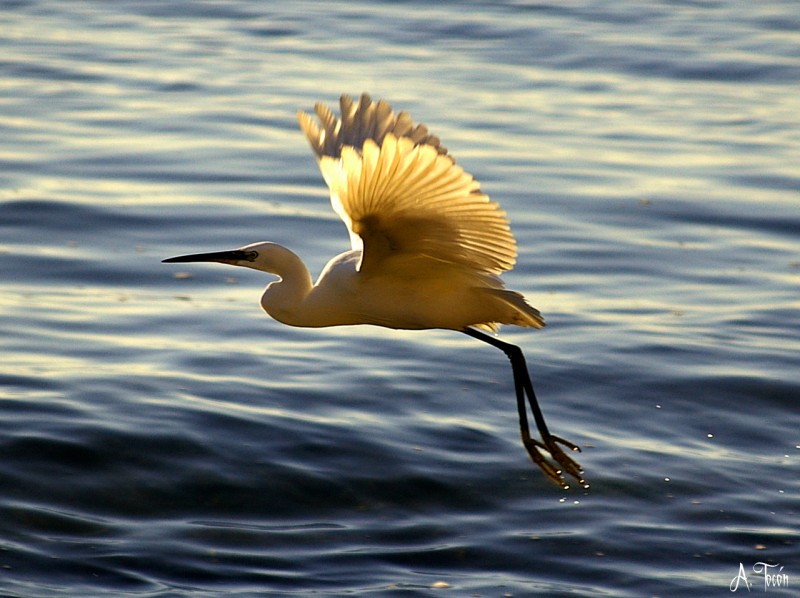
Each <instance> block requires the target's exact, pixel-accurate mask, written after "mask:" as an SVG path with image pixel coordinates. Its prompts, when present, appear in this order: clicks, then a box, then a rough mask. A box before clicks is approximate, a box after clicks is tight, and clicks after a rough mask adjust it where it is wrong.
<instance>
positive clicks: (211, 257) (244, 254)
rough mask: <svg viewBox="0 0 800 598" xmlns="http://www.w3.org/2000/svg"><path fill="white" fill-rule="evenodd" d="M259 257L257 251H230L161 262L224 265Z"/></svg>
mask: <svg viewBox="0 0 800 598" xmlns="http://www.w3.org/2000/svg"><path fill="white" fill-rule="evenodd" d="M256 257H258V253H257V252H255V251H248V250H246V249H233V250H230V251H212V252H211V253H194V254H192V255H179V256H177V257H170V258H167V259H165V260H161V262H162V263H164V264H184V263H187V262H220V263H222V264H234V265H235V264H238V263H239V262H252V261H253V260H254V259H256Z"/></svg>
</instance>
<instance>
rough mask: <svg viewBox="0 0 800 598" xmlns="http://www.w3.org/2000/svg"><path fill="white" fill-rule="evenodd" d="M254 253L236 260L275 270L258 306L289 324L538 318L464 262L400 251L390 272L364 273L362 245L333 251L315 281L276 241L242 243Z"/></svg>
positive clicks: (398, 324)
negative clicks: (247, 259)
mask: <svg viewBox="0 0 800 598" xmlns="http://www.w3.org/2000/svg"><path fill="white" fill-rule="evenodd" d="M242 249H243V250H244V251H252V252H255V253H256V254H257V257H256V258H255V259H254V260H253V261H252V262H244V263H241V262H240V264H239V265H244V266H248V267H250V268H254V269H257V270H261V271H266V272H270V273H271V274H275V275H276V276H278V277H279V280H277V281H275V282H272V283H270V284H269V285H268V286H267V288H266V290H265V291H264V294H263V296H262V297H261V306H262V307H263V308H264V311H266V312H267V313H268V314H269V315H270V316H272V317H273V318H274V319H276V320H278V321H279V322H282V323H284V324H288V325H290V326H302V327H321V326H341V325H350V324H374V325H376V326H385V327H388V328H398V329H407V330H419V329H426V328H448V329H452V330H462V329H464V328H466V327H467V326H482V327H489V328H492V327H494V326H495V325H496V324H497V323H499V324H517V325H521V326H525V325H527V326H537V325H541V323H540V322H541V320H540V317H539V316H538V312H537V311H536V310H534V308H532V307H530V306H528V305H527V304H526V303H525V302H524V300H523V299H522V296H521V295H519V294H518V293H514V292H513V291H506V290H504V289H503V288H502V283H501V282H500V280H499V279H498V278H496V277H494V276H492V275H488V274H476V273H474V272H472V271H470V270H468V269H467V268H465V267H454V265H453V264H449V263H445V262H438V261H436V260H433V259H430V258H426V257H420V256H407V255H402V254H401V255H398V256H395V257H392V258H390V259H389V260H388V263H387V264H386V265H387V266H390V267H389V268H388V269H386V271H381V272H376V273H373V274H370V275H364V274H363V273H362V272H360V271H359V270H358V266H359V264H360V263H361V251H359V250H351V251H347V252H345V253H342V254H341V255H338V256H336V257H335V258H333V259H332V260H331V261H330V262H328V264H327V265H326V266H325V268H324V269H323V271H322V273H321V274H320V276H319V279H318V280H317V282H316V283H315V284H314V285H312V283H311V275H310V273H309V271H308V269H307V268H306V266H305V264H304V263H303V261H302V260H301V259H300V258H299V257H298V256H297V255H295V254H294V253H293V252H291V251H290V250H288V249H286V248H285V247H282V246H280V245H277V244H275V243H256V244H253V245H248V246H247V247H244V248H242Z"/></svg>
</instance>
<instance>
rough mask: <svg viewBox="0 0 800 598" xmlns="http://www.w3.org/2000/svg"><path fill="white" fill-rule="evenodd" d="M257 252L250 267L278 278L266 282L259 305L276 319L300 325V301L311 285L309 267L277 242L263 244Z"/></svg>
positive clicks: (301, 308)
mask: <svg viewBox="0 0 800 598" xmlns="http://www.w3.org/2000/svg"><path fill="white" fill-rule="evenodd" d="M258 253H259V256H258V259H257V260H256V262H255V263H254V264H253V265H252V266H251V267H253V268H256V269H258V270H262V271H263V272H269V273H270V274H275V275H276V276H278V277H279V280H276V281H275V282H272V283H270V284H269V285H267V288H266V289H265V290H264V294H263V295H262V296H261V307H262V308H264V311H265V312H267V313H268V314H269V315H270V316H272V317H273V318H275V319H276V320H278V321H279V322H283V323H284V324H288V325H290V326H302V325H303V324H302V311H303V302H304V301H305V299H306V297H308V294H309V293H310V292H311V289H312V287H313V285H312V283H311V274H310V273H309V271H308V268H306V265H305V264H304V263H303V260H301V259H300V258H299V257H298V256H297V255H296V254H295V253H293V252H292V251H289V250H288V249H286V248H285V247H282V246H280V245H276V244H270V245H269V247H263V246H262V247H261V248H259V252H258Z"/></svg>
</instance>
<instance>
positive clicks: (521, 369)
mask: <svg viewBox="0 0 800 598" xmlns="http://www.w3.org/2000/svg"><path fill="white" fill-rule="evenodd" d="M462 332H463V333H464V334H467V335H469V336H471V337H472V338H476V339H478V340H480V341H483V342H485V343H488V344H490V345H492V346H493V347H497V348H498V349H500V350H502V351H503V352H504V353H505V354H506V355H507V356H508V359H509V360H510V361H511V371H512V372H513V374H514V389H515V391H516V393H517V411H518V412H519V428H520V434H521V435H522V444H523V445H524V446H525V449H526V450H527V451H528V454H529V455H530V457H531V460H533V462H534V463H535V464H536V465H538V466H539V468H540V469H541V470H542V471H543V472H544V473H545V475H546V476H547V477H549V478H550V479H551V480H553V481H554V482H555V483H556V484H558V485H559V486H561V487H562V488H567V487H568V484H567V482H566V481H565V480H564V477H563V475H562V473H567V474H569V475H571V476H572V477H574V478H575V479H576V480H578V482H579V483H580V484H582V485H584V486H585V485H586V482H585V481H584V479H583V476H582V475H581V473H582V471H583V470H582V469H581V466H580V465H579V464H578V463H577V462H576V461H575V460H574V459H573V458H572V457H570V456H569V455H567V454H566V453H565V452H564V451H563V450H562V449H561V446H559V445H563V446H565V447H567V448H568V449H570V450H572V451H580V448H578V446H577V445H576V444H573V443H572V442H569V441H568V440H564V439H563V438H561V437H559V436H554V435H553V434H551V433H550V430H548V429H547V424H546V423H545V421H544V415H543V414H542V410H541V408H540V407H539V402H538V401H537V400H536V393H535V392H534V391H533V382H531V377H530V374H529V373H528V366H527V364H526V363H525V356H524V355H523V354H522V349H520V348H519V347H518V346H516V345H512V344H511V343H506V342H504V341H501V340H499V339H497V338H495V337H493V336H489V335H488V334H485V333H483V332H479V331H478V330H475V329H474V328H465V329H464V330H462ZM526 395H527V397H528V403H529V404H530V407H531V412H532V413H533V419H534V421H535V422H536V428H537V429H538V430H539V434H540V435H541V437H542V440H541V441H540V440H537V439H535V438H531V432H530V428H529V426H528V414H527V407H526V406H525V396H526ZM542 450H544V451H547V452H548V453H550V456H551V457H552V459H553V461H555V463H556V465H553V463H551V462H550V461H548V460H547V459H546V458H545V456H544V455H543V454H542Z"/></svg>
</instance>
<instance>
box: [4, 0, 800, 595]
mask: <svg viewBox="0 0 800 598" xmlns="http://www.w3.org/2000/svg"><path fill="white" fill-rule="evenodd" d="M796 8H797V6H796V4H795V3H794V2H789V1H787V2H760V3H757V4H743V3H735V2H730V3H728V2H716V3H688V2H687V3H682V2H648V3H639V2H622V3H619V2H618V3H613V4H612V5H611V6H608V3H601V2H598V3H577V2H570V3H552V4H542V3H537V4H529V3H519V2H510V3H499V4H498V3H496V4H494V5H492V6H484V5H483V4H478V3H450V4H444V5H440V6H439V5H435V4H432V3H420V2H403V3H389V2H386V3H381V2H372V3H370V2H356V3H347V4H329V3H271V2H266V3H257V2H228V3H190V2H170V3H157V2H152V3H149V2H145V3H124V2H115V3H105V2H83V3H54V2H4V3H2V11H0V89H2V91H1V92H0V287H2V288H1V289H0V306H1V307H2V309H0V350H1V351H2V360H0V593H1V594H2V595H3V596H26V597H28V596H37V597H38V596H125V595H131V596H221V595H232V596H255V595H260V596H272V595H282V594H286V595H300V596H302V595H308V594H317V595H337V596H338V595H345V594H347V595H428V594H437V595H438V594H442V593H445V594H448V595H457V596H503V595H510V596H527V595H543V596H619V597H628V596H630V597H639V596H662V597H663V596H725V595H730V594H731V591H730V584H731V581H732V580H733V578H734V577H736V576H737V573H738V572H739V570H740V564H741V565H742V566H743V567H744V570H745V571H746V572H747V574H748V575H749V581H750V583H751V584H752V586H751V588H750V593H749V595H753V594H767V595H786V596H789V595H796V594H797V592H798V589H799V588H800V496H799V493H800V407H799V405H800V402H799V401H800V382H798V366H800V357H798V356H799V355H800V332H799V331H800V171H798V165H799V164H800V127H798V117H797V115H798V114H800V100H798V98H799V97H800V96H799V95H798V93H797V89H798V87H797V86H798V83H799V82H800V13H798V11H797V10H796ZM362 91H369V92H371V93H372V94H373V95H374V96H375V97H384V98H386V99H388V100H390V101H391V102H392V104H393V105H394V106H395V108H397V109H405V110H408V111H410V112H411V114H412V115H413V116H414V117H415V119H416V120H419V121H423V122H425V123H426V124H428V125H429V126H430V127H431V129H432V130H433V131H434V133H436V134H437V135H439V136H440V137H441V138H442V140H443V142H444V144H445V145H446V146H447V147H448V148H449V149H450V151H451V152H452V153H453V155H454V156H455V157H456V158H457V159H458V160H459V163H460V164H461V165H463V166H464V167H465V168H466V169H467V170H468V171H469V172H471V173H473V174H474V175H475V176H476V178H477V179H478V180H480V181H481V182H482V188H483V190H484V191H486V192H487V193H488V194H489V195H491V196H492V198H493V199H495V200H497V201H499V202H500V203H501V204H502V205H503V207H504V208H505V209H506V210H507V211H508V213H509V216H510V219H511V222H512V227H513V230H514V233H515V235H516V237H517V240H518V243H519V249H520V257H519V262H518V265H517V267H516V268H515V269H514V270H513V271H512V272H510V273H509V274H508V275H507V276H506V277H505V278H506V281H507V283H508V285H509V287H510V288H514V289H517V290H520V291H522V292H524V293H525V294H526V296H527V297H528V298H529V300H530V301H531V303H532V304H533V305H535V306H537V307H538V308H539V309H541V311H542V312H543V314H544V315H545V317H546V318H547V321H548V327H547V328H545V329H544V330H542V331H534V332H531V331H523V330H515V329H512V328H510V327H509V328H505V329H503V331H502V338H504V339H506V340H509V341H511V342H515V343H518V344H520V345H521V346H522V347H523V348H524V350H525V352H526V355H527V357H528V361H529V365H530V368H531V372H532V375H533V377H534V382H535V385H536V388H537V392H538V394H539V397H540V401H541V403H542V406H543V408H544V410H545V413H546V415H547V416H548V421H549V423H550V426H551V428H552V429H553V431H554V432H555V433H557V434H560V435H562V436H565V437H566V438H569V439H570V440H573V441H575V442H577V443H578V444H580V445H581V446H582V447H583V453H582V454H581V455H580V461H581V463H582V465H583V466H584V468H585V473H586V476H587V479H588V481H589V482H590V483H591V488H590V489H589V490H583V489H575V488H573V489H571V490H569V491H562V490H560V489H559V488H557V487H556V486H555V485H553V484H552V483H551V482H549V481H547V480H546V479H545V478H544V477H543V476H542V475H541V474H540V472H539V471H538V470H537V469H536V468H535V467H534V466H533V465H532V464H531V463H530V462H529V461H528V459H527V456H526V454H525V451H524V450H523V448H522V447H521V444H520V442H519V439H518V432H517V421H516V411H515V405H514V397H513V387H512V381H511V375H510V371H509V368H508V364H507V362H506V360H505V357H504V356H503V355H502V354H501V353H500V352H498V351H496V350H494V349H492V348H490V347H488V346H484V345H481V344H480V343H476V342H475V341H474V340H472V339H469V338H467V337H466V336H463V335H459V334H456V333H451V332H445V331H430V332H397V331H390V330H384V329H377V328H374V329H373V328H367V327H354V328H338V329H320V330H302V329H291V328H286V327H283V326H281V325H279V324H277V323H275V322H273V321H271V320H270V319H269V318H267V317H265V316H264V315H263V314H262V313H261V312H260V309H259V306H258V297H259V296H260V289H261V287H262V286H263V285H264V284H265V283H266V282H267V280H268V277H266V276H261V275H260V274H259V273H257V272H252V271H247V270H240V269H236V270H234V269H233V268H226V267H223V266H211V265H208V266H201V265H192V266H188V265H187V266H184V267H180V268H176V267H175V266H170V265H164V264H161V263H160V260H161V259H162V258H164V257H168V256H171V255H176V254H179V253H195V252H200V251H208V250H216V249H228V248H234V247H237V246H240V245H243V244H245V243H250V242H254V241H261V240H271V241H275V242H279V243H281V244H284V245H287V246H289V247H291V248H293V249H294V250H295V251H296V252H297V253H299V254H300V255H301V256H302V257H303V258H304V259H305V260H306V261H307V263H308V264H309V266H310V268H311V270H312V271H314V272H317V271H319V269H320V268H321V267H322V266H323V265H324V264H325V262H326V261H327V259H328V258H330V257H331V256H333V255H335V254H336V253H338V252H340V251H342V250H344V249H346V248H347V236H346V234H345V230H344V228H343V227H342V225H341V223H340V222H339V221H338V219H337V218H336V216H335V215H334V214H333V212H332V211H331V210H330V208H329V205H328V203H327V194H326V189H325V187H324V184H323V183H322V180H321V178H320V176H319V173H318V171H317V168H316V165H315V163H314V159H313V157H312V154H311V152H310V151H309V149H308V147H307V145H306V142H305V140H304V139H303V137H302V135H301V133H300V132H299V130H298V129H297V126H296V122H295V112H296V111H297V109H310V108H311V107H312V106H313V103H314V102H316V101H318V100H323V101H325V102H326V103H329V104H335V102H336V101H337V98H338V96H339V95H340V94H341V93H349V94H359V93H360V92H362ZM759 562H763V563H767V564H768V565H769V566H770V569H769V570H770V571H771V572H775V573H777V572H779V571H780V577H776V578H774V579H776V580H778V581H782V582H787V583H788V587H784V586H783V585H782V586H781V587H769V588H767V589H766V591H765V589H764V577H763V575H762V576H760V577H759V575H758V574H756V573H754V572H753V566H754V565H755V564H756V563H759ZM781 567H782V569H780V568H781ZM782 576H785V577H782ZM738 592H746V590H745V589H744V582H742V584H741V587H740V589H739V590H738Z"/></svg>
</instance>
